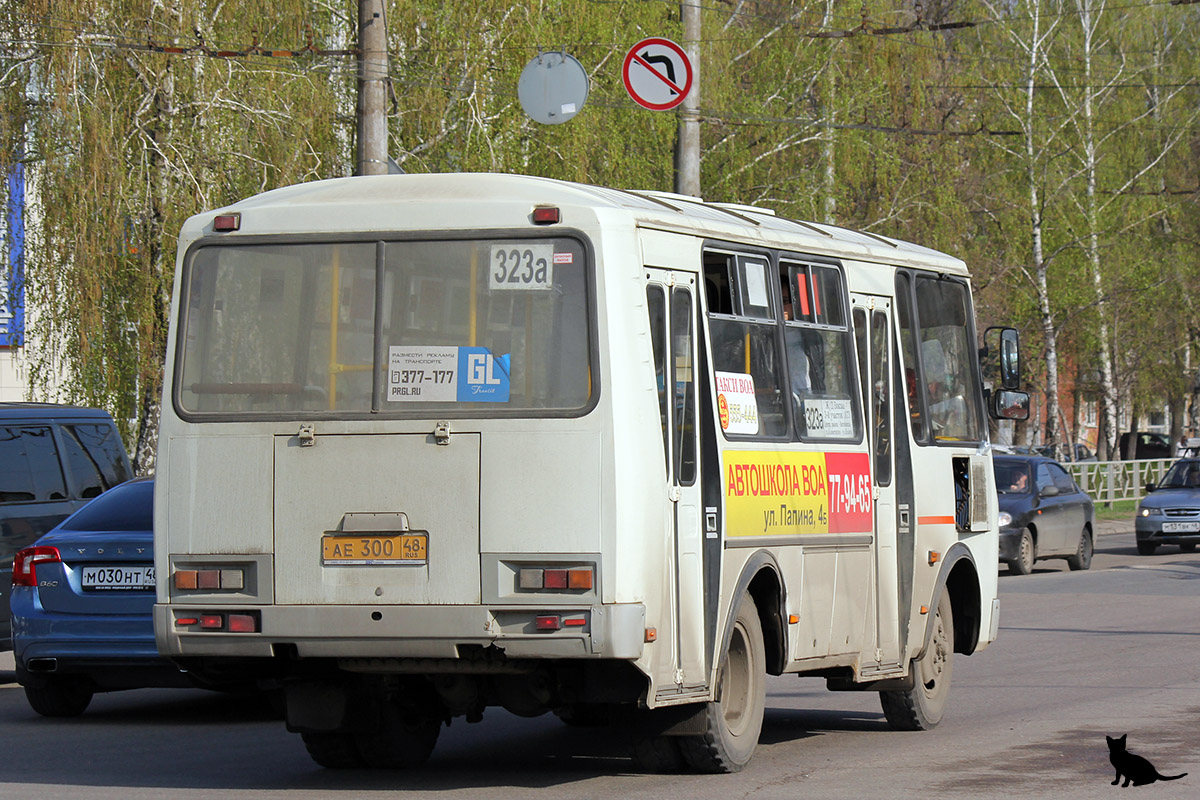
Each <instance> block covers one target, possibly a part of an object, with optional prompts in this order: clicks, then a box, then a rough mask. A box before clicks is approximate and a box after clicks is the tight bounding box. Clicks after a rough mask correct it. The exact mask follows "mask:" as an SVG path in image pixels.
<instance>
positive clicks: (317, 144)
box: [0, 0, 1200, 441]
mask: <svg viewBox="0 0 1200 800" xmlns="http://www.w3.org/2000/svg"><path fill="white" fill-rule="evenodd" d="M1084 1H1085V0H1079V2H1064V1H1063V0H1021V1H1020V2H1013V3H1005V4H1001V5H993V4H990V3H987V2H977V1H976V0H947V2H939V3H932V4H920V3H915V4H908V3H905V4H894V3H883V2H880V0H867V1H866V2H864V3H855V4H845V3H837V2H833V0H792V2H787V1H786V0H785V2H778V1H777V0H772V1H771V2H767V0H761V1H756V0H748V1H747V2H737V3H728V4H719V3H705V4H702V9H703V12H702V14H703V18H702V35H701V41H700V42H699V43H698V46H699V49H700V54H701V57H700V61H701V71H700V92H701V117H702V134H701V137H702V138H701V144H702V151H703V158H702V163H701V171H702V174H701V185H702V187H703V189H704V193H705V195H706V196H708V197H710V198H712V199H719V200H725V201H731V202H744V203H759V204H763V205H767V206H770V207H774V208H775V209H777V211H778V212H779V213H781V214H786V215H790V216H795V217H800V218H807V219H818V220H825V219H830V220H831V221H834V222H836V223H837V224H840V225H845V226H847V227H855V228H863V229H867V230H870V231H874V232H877V233H881V234H886V235H892V236H896V237H900V238H904V239H908V240H912V241H916V242H920V243H923V244H927V245H930V246H933V247H936V248H938V249H942V250H946V251H949V252H952V253H955V254H958V255H960V256H962V257H963V258H964V259H965V260H967V262H968V263H969V264H971V266H972V269H973V273H974V280H975V287H976V300H977V303H978V305H979V311H980V317H981V325H982V324H995V323H1006V324H1016V325H1018V326H1019V327H1022V328H1023V329H1024V330H1025V332H1026V343H1027V348H1026V351H1027V353H1029V354H1030V355H1032V356H1033V358H1032V359H1031V363H1032V364H1034V365H1036V364H1038V363H1044V362H1043V360H1042V357H1043V354H1042V353H1039V352H1038V350H1039V348H1040V347H1045V346H1046V345H1045V343H1044V342H1041V324H1042V323H1041V320H1040V318H1039V310H1038V304H1037V297H1036V286H1035V283H1036V282H1035V280H1034V275H1033V272H1032V270H1033V268H1034V265H1033V255H1032V245H1031V219H1032V218H1033V216H1034V211H1035V210H1036V211H1037V212H1039V214H1040V219H1041V224H1042V234H1043V238H1044V242H1045V251H1046V262H1045V263H1046V277H1047V282H1048V285H1049V289H1050V296H1051V297H1052V308H1051V314H1052V321H1053V324H1054V326H1055V329H1056V330H1057V331H1058V333H1059V334H1060V336H1061V341H1062V347H1063V348H1064V354H1065V355H1066V357H1067V359H1068V360H1072V361H1077V362H1091V361H1094V359H1095V356H1094V354H1095V352H1097V347H1098V343H1099V339H1098V336H1099V334H1098V330H1099V322H1100V320H1101V316H1100V315H1101V314H1102V313H1104V314H1106V315H1107V316H1106V317H1105V318H1106V319H1107V320H1108V321H1109V322H1110V323H1112V329H1113V330H1112V333H1111V334H1110V335H1111V336H1113V337H1115V338H1114V341H1115V342H1116V343H1117V344H1118V345H1119V346H1118V348H1117V350H1116V358H1117V359H1118V367H1119V368H1118V373H1119V375H1120V376H1121V379H1122V380H1123V381H1124V382H1125V383H1124V384H1123V385H1124V386H1126V387H1127V388H1128V389H1129V390H1131V391H1133V392H1135V393H1137V392H1140V393H1142V394H1144V395H1147V396H1148V395H1149V394H1152V393H1154V392H1156V391H1159V392H1161V391H1163V390H1164V389H1166V390H1167V391H1170V392H1181V391H1183V389H1182V388H1180V387H1182V386H1183V383H1184V379H1183V377H1182V371H1181V370H1182V367H1181V364H1182V360H1181V359H1182V355H1183V354H1184V353H1186V352H1187V348H1188V347H1191V346H1193V345H1194V339H1195V337H1196V335H1197V333H1196V332H1197V331H1198V330H1200V319H1197V309H1196V308H1195V307H1194V304H1192V303H1191V302H1190V300H1188V302H1186V303H1180V302H1179V300H1178V298H1179V296H1180V294H1181V293H1182V294H1183V295H1184V296H1187V297H1191V296H1194V295H1195V294H1196V291H1195V290H1196V289H1197V286H1196V284H1197V282H1200V277H1198V276H1197V273H1196V270H1195V269H1194V267H1192V266H1191V264H1192V263H1193V262H1194V260H1195V256H1194V254H1195V249H1196V244H1197V242H1198V241H1200V222H1198V221H1197V220H1198V217H1197V215H1196V214H1195V213H1194V201H1195V194H1190V195H1189V194H1186V192H1187V191H1189V190H1194V189H1195V188H1196V185H1195V180H1196V168H1195V165H1196V162H1197V157H1198V153H1200V137H1197V134H1196V132H1195V131H1194V128H1195V122H1196V112H1195V109H1196V107H1197V104H1196V100H1197V97H1196V89H1195V88H1194V86H1193V87H1192V88H1186V87H1177V85H1179V84H1184V83H1187V82H1189V81H1190V80H1191V77H1190V76H1194V75H1196V74H1197V69H1198V67H1200V47H1198V46H1197V45H1198V42H1197V38H1198V37H1197V34H1196V31H1197V30H1200V24H1198V23H1200V9H1198V8H1197V7H1195V6H1168V5H1161V6H1144V7H1143V6H1137V7H1123V8H1121V9H1116V8H1113V9H1111V10H1109V9H1105V8H1104V6H1103V4H1101V3H1097V2H1096V1H1095V0H1086V1H1087V2H1090V3H1091V6H1092V10H1093V11H1095V12H1097V13H1099V12H1101V11H1102V12H1103V13H1102V14H1100V16H1099V20H1100V21H1099V22H1098V24H1097V36H1096V38H1095V41H1094V42H1093V45H1092V52H1091V55H1092V59H1093V61H1092V63H1093V71H1092V74H1091V76H1090V77H1086V76H1085V73H1084V71H1083V60H1082V59H1083V54H1084V42H1083V39H1082V33H1081V30H1082V29H1081V26H1080V23H1079V20H1080V16H1079V13H1078V12H1079V10H1080V8H1081V5H1080V3H1082V2H1084ZM923 5H924V8H923ZM263 8H264V7H263V6H262V4H261V3H252V2H247V0H227V1H226V2H220V3H213V2H209V0H181V2H178V3H173V4H162V3H158V2H150V1H149V0H70V1H55V0H13V2H10V3H6V4H5V5H4V6H3V7H0V36H2V38H3V40H4V41H6V42H8V43H9V44H6V45H3V50H2V51H0V105H2V115H0V144H2V146H0V162H3V161H5V160H6V159H9V158H11V157H13V155H14V154H18V153H22V154H23V157H24V158H25V159H26V161H27V162H28V164H29V166H30V168H31V176H33V177H32V180H33V181H34V183H35V184H36V197H37V202H38V210H39V211H40V216H39V219H40V225H39V226H38V228H37V229H36V230H35V231H33V232H32V233H33V234H34V236H33V238H32V240H31V242H30V248H29V254H28V282H29V303H30V305H31V306H36V307H37V308H38V309H40V310H41V311H42V315H41V316H40V317H39V318H37V320H36V321H35V322H34V323H33V324H34V326H35V327H34V329H33V330H31V332H30V335H31V337H37V338H38V340H39V341H42V342H46V343H47V344H48V346H47V347H46V348H45V349H44V352H43V353H42V354H41V355H40V356H39V357H38V361H37V363H35V364H34V365H33V366H34V367H35V377H36V379H37V380H38V381H40V382H41V384H42V385H43V386H44V387H45V389H46V391H49V390H50V387H51V386H52V385H53V384H54V383H55V380H56V379H57V377H58V376H59V375H63V376H64V377H65V378H66V380H65V382H63V383H62V384H61V386H59V387H58V391H59V393H60V395H61V396H62V397H63V399H69V400H73V401H78V402H85V403H92V404H98V405H103V406H105V407H108V408H109V409H111V410H112V411H113V413H114V416H116V417H117V418H118V419H119V420H122V424H125V422H126V421H132V423H131V424H132V425H134V426H137V428H138V429H139V430H140V429H143V428H145V426H147V425H151V424H152V420H151V419H149V417H151V416H152V415H153V414H154V413H155V405H154V404H155V402H156V401H157V398H158V396H159V394H160V392H161V386H160V375H161V367H162V361H163V355H164V354H163V350H164V347H165V339H166V325H167V313H168V312H167V306H166V303H167V299H168V297H169V294H170V285H171V281H172V279H173V272H174V263H175V255H176V254H175V250H174V239H175V235H176V233H177V231H178V229H179V227H180V225H181V223H182V222H183V220H184V219H186V218H187V217H188V216H189V215H191V214H193V213H195V212H197V211H199V210H201V209H205V208H212V207H219V206H221V205H224V204H227V203H230V202H232V201H234V200H236V199H238V198H241V197H245V196H247V195H250V194H254V193H256V192H260V191H263V190H267V189H270V188H274V187H277V186H282V185H286V184H290V183H295V182H299V181H307V180H316V179H321V178H328V177H335V176H342V175H347V174H350V172H351V171H352V167H353V158H354V147H353V145H354V140H353V137H354V100H355V63H354V59H353V58H352V57H347V56H320V55H317V54H314V53H311V52H309V53H306V54H303V55H300V56H296V57H292V58H266V57H262V56H243V57H236V58H212V57H209V56H208V55H205V54H203V52H202V51H201V50H200V49H199V48H200V45H203V46H204V47H206V48H212V49H226V48H227V49H231V50H245V49H246V48H247V47H248V46H249V45H250V44H251V43H252V42H256V41H257V42H259V43H261V44H262V46H263V47H267V48H274V49H298V48H301V47H303V46H304V45H305V43H306V42H308V41H309V40H310V38H311V42H312V46H313V48H315V49H326V50H331V49H347V48H351V47H353V44H354V39H355V37H356V18H355V14H356V9H357V6H356V5H355V4H351V3H340V4H333V5H330V4H325V3H315V2H311V0H281V2H278V3H274V4H272V6H271V9H270V12H269V15H267V16H264V11H263ZM1031 10H1033V11H1040V13H1041V14H1042V15H1044V16H1043V17H1042V19H1041V22H1040V24H1041V26H1042V27H1041V29H1040V32H1041V34H1042V35H1044V36H1046V38H1045V39H1044V40H1043V41H1042V42H1041V46H1042V48H1043V51H1042V54H1043V56H1044V57H1043V59H1042V60H1041V61H1040V62H1039V63H1038V64H1037V65H1036V68H1035V69H1034V72H1033V75H1032V78H1033V82H1034V84H1036V86H1037V87H1038V88H1036V89H1035V91H1034V93H1033V100H1032V114H1027V113H1026V108H1025V101H1026V99H1027V88H1026V84H1027V82H1028V79H1029V78H1030V68H1029V60H1028V56H1027V53H1026V51H1025V50H1023V49H1022V44H1021V43H1022V42H1025V43H1027V42H1029V41H1030V40H1031V36H1032V33H1033V20H1034V15H1033V14H1032V13H1031ZM918 13H920V14H921V15H922V16H920V17H918V16H917V15H918ZM964 21H966V22H979V23H982V24H978V25H974V26H951V27H947V28H942V29H935V30H930V29H929V26H931V25H938V24H945V23H957V22H964ZM385 22H386V25H387V28H388V44H389V51H390V57H391V64H390V74H391V77H392V90H393V93H392V97H391V101H390V102H391V107H390V113H389V122H390V137H391V143H390V147H389V151H390V152H391V153H392V155H393V157H394V158H395V160H396V161H397V162H398V163H399V164H400V165H401V167H402V168H403V169H404V170H406V171H409V172H441V171H503V172H517V173H528V174H537V175H544V176H548V177H555V178H562V179H567V180H577V181H585V182H589V183H596V184H602V185H611V186H617V187H622V188H641V189H660V190H670V189H671V188H672V187H673V185H674V167H673V152H672V151H673V147H674V141H675V133H676V123H677V118H676V116H675V115H674V114H671V113H661V112H650V111H645V110H643V109H641V108H639V107H638V106H636V105H635V104H634V103H633V102H632V100H630V99H629V98H628V97H627V96H626V94H625V92H624V88H623V86H622V83H621V75H620V68H621V61H622V59H623V56H624V53H625V51H626V50H627V49H628V47H629V46H630V45H632V44H633V43H634V42H636V41H637V40H638V39H640V38H643V37H645V36H651V35H656V36H666V37H669V38H673V39H675V40H677V41H680V40H681V39H682V32H681V31H682V29H681V22H680V12H679V6H678V5H677V4H674V3H669V2H656V1H654V0H532V2H529V3H526V4H523V5H522V4H517V5H513V4H510V3H498V2H491V1H490V0H481V2H478V3H445V2H441V1H440V0H439V2H433V1H432V0H414V1H413V2H406V3H395V2H389V3H387V7H386V14H385ZM882 28H891V29H893V32H892V33H886V34H883V33H880V29H882ZM896 31H899V32H896ZM873 32H874V33H873ZM148 42H150V43H154V44H156V45H172V46H175V47H177V48H184V49H186V48H192V50H191V52H190V53H186V54H167V53H163V52H150V51H148V50H147V49H145V48H144V45H146V43H148ZM139 46H142V49H138V47H139ZM559 48H563V49H565V50H566V52H568V53H570V54H571V55H573V56H575V57H576V58H578V59H579V60H580V62H581V63H582V64H583V65H584V67H585V68H586V69H587V70H588V73H589V77H590V80H591V85H590V93H589V97H588V101H587V104H586V106H585V107H584V109H583V110H582V111H581V112H580V113H579V114H578V116H577V117H576V118H574V119H573V120H571V121H570V122H568V123H566V124H563V125H554V126H545V125H540V124H537V123H534V122H532V121H531V120H530V119H528V118H527V117H526V116H525V115H524V113H523V112H522V111H521V108H520V105H519V103H518V100H517V92H516V86H517V79H518V76H519V75H520V72H521V70H522V68H523V67H524V66H525V64H526V63H527V62H528V61H529V60H530V59H531V58H534V57H536V56H537V54H538V52H539V51H540V50H546V51H549V50H556V49H559ZM1106 82H1109V83H1111V84H1112V86H1111V87H1110V88H1108V89H1106V90H1104V91H1095V87H1096V86H1099V85H1103V84H1105V83H1106ZM1151 87H1176V88H1162V89H1159V90H1155V89H1152V88H1151ZM1089 91H1091V92H1093V97H1092V99H1093V101H1094V122H1095V125H1096V129H1095V134H1096V137H1097V141H1098V142H1099V150H1098V160H1097V161H1096V170H1095V173H1096V177H1097V185H1098V193H1097V195H1096V198H1097V200H1098V203H1099V206H1098V209H1099V210H1098V213H1096V214H1095V215H1094V218H1093V217H1089V211H1088V208H1087V206H1086V204H1085V203H1083V202H1082V198H1084V197H1085V196H1086V192H1085V188H1086V187H1085V183H1084V181H1083V171H1082V169H1081V164H1082V163H1083V162H1082V161H1081V159H1082V157H1083V155H1084V151H1083V150H1082V149H1081V148H1082V145H1083V143H1084V141H1085V135H1084V133H1085V132H1084V131H1083V129H1082V127H1081V125H1082V122H1081V120H1082V117H1081V109H1082V107H1083V101H1084V98H1085V97H1086V96H1087V93H1088V92H1089ZM1153 91H1159V94H1158V95H1153V94H1152V92H1153ZM1152 103H1153V104H1154V105H1155V106H1156V107H1155V109H1154V113H1147V108H1148V105H1149V104H1152ZM1026 141H1031V142H1033V143H1034V144H1035V146H1034V148H1033V150H1032V151H1031V152H1026V151H1024V150H1023V147H1024V143H1025V142H1026ZM1031 184H1032V185H1034V186H1036V188H1037V189H1038V192H1039V198H1040V200H1039V206H1038V208H1037V209H1034V208H1032V207H1031V206H1030V192H1029V188H1030V186H1031ZM1093 230H1094V231H1095V232H1096V233H1097V236H1098V241H1099V248H1100V250H1099V252H1100V253H1101V254H1102V260H1101V264H1102V287H1101V291H1102V294H1103V296H1104V298H1105V304H1104V305H1098V304H1097V302H1096V292H1095V289H1094V287H1093V285H1092V284H1091V279H1090V277H1089V276H1090V272H1089V270H1090V261H1089V258H1088V252H1089V251H1088V249H1087V247H1086V244H1087V241H1088V237H1089V234H1090V232H1091V231H1093ZM1163 308H1170V309H1171V311H1172V313H1173V314H1176V315H1178V324H1172V325H1153V324H1151V325H1147V324H1144V320H1147V319H1155V318H1157V316H1158V315H1160V314H1161V310H1162V309H1163ZM1173 319H1174V318H1173ZM1194 358H1195V357H1194V356H1193V367H1194ZM126 433H127V434H128V435H129V436H130V440H131V441H133V438H134V429H133V428H131V429H130V430H127V431H126ZM139 438H144V437H139Z"/></svg>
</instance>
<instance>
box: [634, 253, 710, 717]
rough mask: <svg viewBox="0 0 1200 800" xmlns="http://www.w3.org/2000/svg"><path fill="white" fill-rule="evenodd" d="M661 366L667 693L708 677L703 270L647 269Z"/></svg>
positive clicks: (697, 685)
mask: <svg viewBox="0 0 1200 800" xmlns="http://www.w3.org/2000/svg"><path fill="white" fill-rule="evenodd" d="M646 281H647V286H646V300H647V307H648V309H649V313H650V328H651V338H652V344H653V349H654V368H655V374H656V377H657V381H658V402H659V414H660V417H661V420H662V433H663V450H664V452H665V454H666V463H665V470H664V478H665V483H664V489H665V492H664V498H665V499H666V501H667V506H666V510H667V514H668V519H669V523H668V526H669V528H670V529H671V535H672V539H673V541H672V542H671V543H670V545H669V550H670V558H671V561H672V563H673V568H672V569H671V570H670V572H671V574H670V578H671V582H672V583H673V586H671V587H670V588H669V595H670V604H671V606H672V608H673V613H672V615H671V618H672V622H673V623H674V624H673V628H674V630H673V632H672V637H673V639H674V642H673V643H674V657H673V659H672V660H673V662H674V663H673V670H672V674H671V675H670V676H669V678H670V681H669V683H668V682H667V681H666V680H662V678H663V677H664V676H661V675H660V676H659V678H660V680H659V685H658V694H659V696H660V697H661V696H663V695H670V694H681V693H682V694H689V693H691V692H693V691H699V690H700V689H701V688H702V687H704V686H705V685H706V683H707V677H708V675H707V668H706V660H705V647H704V641H705V639H704V582H703V558H702V550H701V546H702V544H703V534H702V532H701V513H700V509H701V491H700V490H701V485H700V480H699V466H700V464H699V440H698V431H697V403H698V401H697V396H696V393H697V388H698V384H697V381H696V369H695V366H696V363H697V355H696V314H697V311H696V305H697V301H696V276H695V275H693V274H690V273H685V272H672V271H670V270H662V269H652V268H647V269H646Z"/></svg>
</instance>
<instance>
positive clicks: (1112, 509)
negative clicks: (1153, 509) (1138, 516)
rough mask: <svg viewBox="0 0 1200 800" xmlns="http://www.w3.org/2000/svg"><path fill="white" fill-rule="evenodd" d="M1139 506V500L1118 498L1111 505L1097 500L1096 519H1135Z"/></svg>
mask: <svg viewBox="0 0 1200 800" xmlns="http://www.w3.org/2000/svg"><path fill="white" fill-rule="evenodd" d="M1137 507H1138V501H1137V500H1116V501H1114V502H1113V503H1112V504H1111V505H1106V504H1104V503H1100V502H1097V503H1096V519H1119V520H1129V519H1133V515H1134V513H1135V512H1136V511H1137Z"/></svg>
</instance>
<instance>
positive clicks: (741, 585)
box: [714, 550, 787, 675]
mask: <svg viewBox="0 0 1200 800" xmlns="http://www.w3.org/2000/svg"><path fill="white" fill-rule="evenodd" d="M782 574H783V570H781V569H780V567H779V563H778V562H777V561H776V560H775V556H773V555H772V554H771V553H769V552H767V551H766V550H759V551H758V552H756V553H755V554H754V555H752V556H751V557H750V558H749V560H747V561H746V565H745V566H744V567H743V568H742V574H741V576H740V577H739V578H738V582H737V588H736V590H735V591H734V592H733V596H734V597H736V598H739V600H738V603H739V604H741V603H743V602H745V599H744V598H746V597H749V598H751V599H753V600H754V606H755V608H757V609H758V619H759V624H760V625H761V626H762V634H763V636H762V638H763V648H764V649H765V651H766V671H767V674H769V675H782V674H783V666H784V664H785V663H786V662H787V626H786V625H785V624H784V618H785V609H786V606H785V604H784V585H783V579H782V577H781V576H782ZM737 613H738V607H737V606H735V607H732V608H730V610H729V616H728V619H727V620H726V624H725V628H724V631H725V635H724V639H723V640H722V641H721V644H720V646H719V647H718V648H717V650H716V653H715V654H714V657H715V658H717V659H720V658H721V656H722V655H723V654H724V653H725V652H726V651H727V649H728V647H729V637H730V634H731V632H732V630H733V624H734V621H735V620H736V618H737Z"/></svg>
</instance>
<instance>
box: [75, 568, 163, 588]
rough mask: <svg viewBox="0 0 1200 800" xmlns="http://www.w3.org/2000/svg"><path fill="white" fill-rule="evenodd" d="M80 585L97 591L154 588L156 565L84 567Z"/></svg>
mask: <svg viewBox="0 0 1200 800" xmlns="http://www.w3.org/2000/svg"><path fill="white" fill-rule="evenodd" d="M79 585H80V586H82V587H83V588H84V589H91V590H95V591H106V592H108V591H129V590H136V589H153V588H154V567H84V568H83V575H82V576H81V577H80V580H79Z"/></svg>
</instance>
